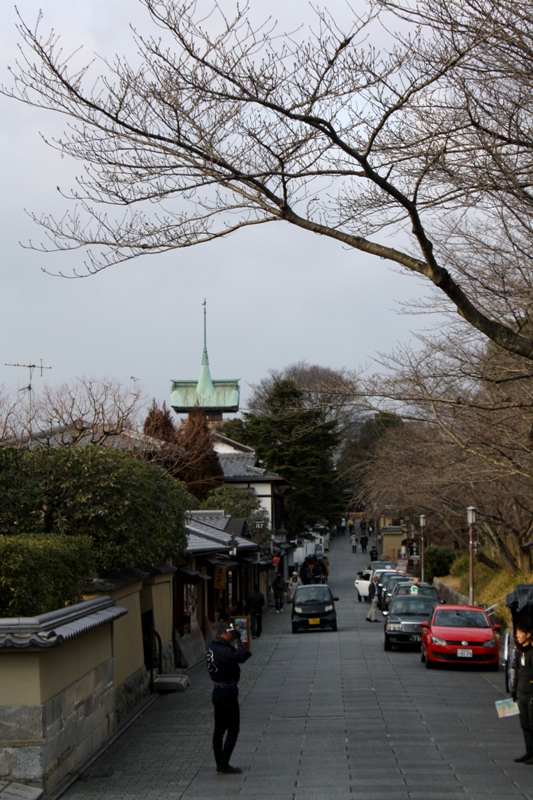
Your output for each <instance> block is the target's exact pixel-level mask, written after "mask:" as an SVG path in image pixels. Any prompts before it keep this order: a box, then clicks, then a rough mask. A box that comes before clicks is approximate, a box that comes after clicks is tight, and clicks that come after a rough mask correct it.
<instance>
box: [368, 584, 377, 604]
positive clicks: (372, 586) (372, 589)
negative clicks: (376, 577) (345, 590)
mask: <svg viewBox="0 0 533 800" xmlns="http://www.w3.org/2000/svg"><path fill="white" fill-rule="evenodd" d="M377 590H378V585H377V583H376V581H370V584H369V586H368V599H369V600H373V599H374V597H375V596H376V593H377Z"/></svg>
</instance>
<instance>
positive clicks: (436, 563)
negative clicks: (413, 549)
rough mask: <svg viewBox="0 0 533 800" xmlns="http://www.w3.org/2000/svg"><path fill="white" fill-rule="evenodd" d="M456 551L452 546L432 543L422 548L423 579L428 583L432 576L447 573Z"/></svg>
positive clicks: (436, 576) (435, 576)
mask: <svg viewBox="0 0 533 800" xmlns="http://www.w3.org/2000/svg"><path fill="white" fill-rule="evenodd" d="M455 557H456V552H455V550H454V549H453V548H452V547H446V546H445V545H434V546H432V547H426V549H425V550H424V564H425V576H424V577H425V579H426V581H428V583H431V582H432V581H433V578H438V577H441V576H443V575H449V573H450V569H451V566H452V564H453V562H454V561H455Z"/></svg>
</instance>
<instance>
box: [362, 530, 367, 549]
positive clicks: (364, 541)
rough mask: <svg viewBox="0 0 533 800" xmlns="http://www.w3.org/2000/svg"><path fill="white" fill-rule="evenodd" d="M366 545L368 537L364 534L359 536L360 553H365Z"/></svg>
mask: <svg viewBox="0 0 533 800" xmlns="http://www.w3.org/2000/svg"><path fill="white" fill-rule="evenodd" d="M367 545H368V536H367V535H366V533H364V534H363V535H362V536H361V552H362V553H366V548H367Z"/></svg>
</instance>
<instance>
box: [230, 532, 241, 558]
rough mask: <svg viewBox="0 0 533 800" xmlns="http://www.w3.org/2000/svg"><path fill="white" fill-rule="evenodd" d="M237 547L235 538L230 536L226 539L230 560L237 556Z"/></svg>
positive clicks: (237, 543)
mask: <svg viewBox="0 0 533 800" xmlns="http://www.w3.org/2000/svg"><path fill="white" fill-rule="evenodd" d="M238 546H239V542H238V541H237V539H236V538H235V536H232V537H231V539H228V547H229V554H230V556H231V557H232V558H235V556H236V555H237V548H238Z"/></svg>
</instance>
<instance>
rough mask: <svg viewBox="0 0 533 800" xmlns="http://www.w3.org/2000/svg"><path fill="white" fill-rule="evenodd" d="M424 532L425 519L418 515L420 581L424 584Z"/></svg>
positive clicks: (422, 515) (423, 516)
mask: <svg viewBox="0 0 533 800" xmlns="http://www.w3.org/2000/svg"><path fill="white" fill-rule="evenodd" d="M425 532H426V517H425V515H424V514H420V580H421V581H422V583H424V580H425V575H424V570H425V562H424V533H425Z"/></svg>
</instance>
